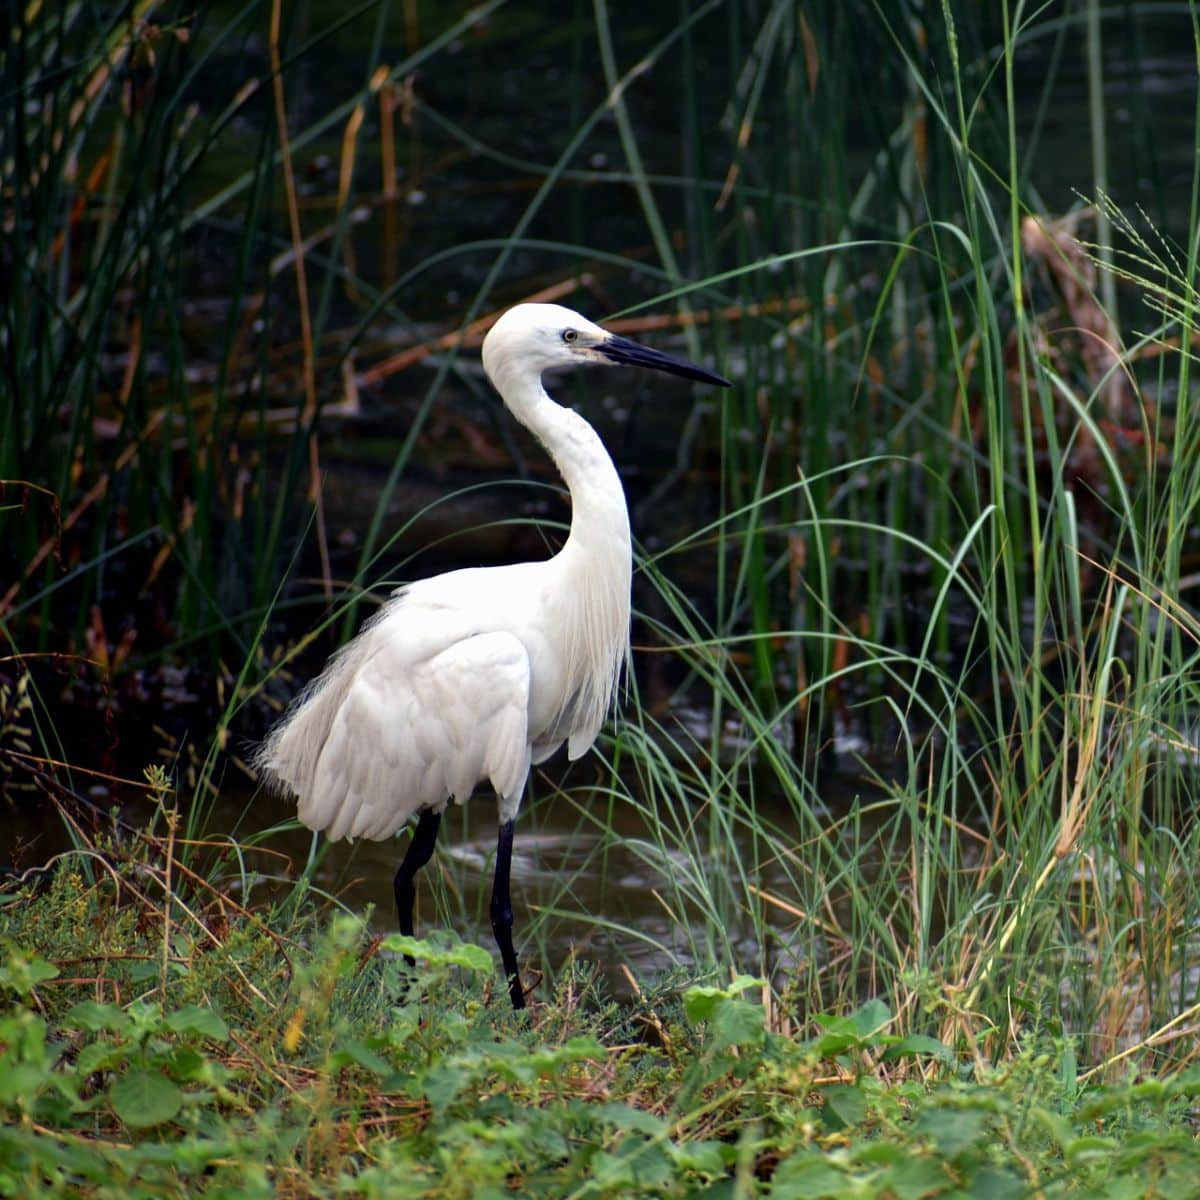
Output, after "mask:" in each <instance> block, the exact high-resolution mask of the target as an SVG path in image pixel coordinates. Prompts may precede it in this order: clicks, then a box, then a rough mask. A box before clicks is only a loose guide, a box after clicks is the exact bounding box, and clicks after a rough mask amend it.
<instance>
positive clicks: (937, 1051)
mask: <svg viewBox="0 0 1200 1200" xmlns="http://www.w3.org/2000/svg"><path fill="white" fill-rule="evenodd" d="M919 1054H929V1055H932V1057H934V1058H936V1059H938V1060H939V1061H941V1062H953V1061H954V1051H953V1050H951V1049H950V1047H949V1046H947V1045H946V1043H945V1042H943V1041H940V1040H939V1039H938V1038H935V1037H929V1036H928V1035H927V1034H924V1033H910V1034H909V1035H908V1036H907V1037H903V1038H901V1039H900V1040H899V1041H897V1042H894V1043H893V1044H892V1045H890V1046H889V1047H888V1048H887V1049H886V1050H885V1051H884V1052H883V1057H884V1060H885V1061H887V1062H891V1061H893V1060H894V1059H897V1058H905V1057H907V1056H909V1055H914V1056H915V1055H919Z"/></svg>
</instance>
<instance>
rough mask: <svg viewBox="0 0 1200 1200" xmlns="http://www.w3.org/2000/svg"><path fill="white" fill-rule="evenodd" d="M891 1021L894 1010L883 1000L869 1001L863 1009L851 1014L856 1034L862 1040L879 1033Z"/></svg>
mask: <svg viewBox="0 0 1200 1200" xmlns="http://www.w3.org/2000/svg"><path fill="white" fill-rule="evenodd" d="M891 1019H892V1010H891V1009H890V1008H888V1006H887V1005H886V1004H884V1002H883V1001H882V1000H868V1001H867V1002H866V1004H864V1005H863V1006H862V1008H859V1009H857V1010H856V1011H855V1012H853V1013H851V1014H850V1020H851V1021H852V1022H853V1024H854V1032H855V1033H857V1034H858V1036H859V1037H862V1038H866V1037H870V1036H871V1034H873V1033H878V1032H879V1031H880V1030H881V1029H882V1028H883V1027H884V1026H885V1025H887V1024H888V1023H889V1022H890V1021H891Z"/></svg>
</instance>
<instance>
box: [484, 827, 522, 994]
mask: <svg viewBox="0 0 1200 1200" xmlns="http://www.w3.org/2000/svg"><path fill="white" fill-rule="evenodd" d="M512 845H513V822H512V821H505V822H504V824H503V825H501V826H500V839H499V841H498V842H497V843H496V878H495V881H494V882H493V883H492V909H491V912H492V933H494V934H495V935H496V945H497V946H499V947H500V959H501V961H502V962H503V963H504V975H505V977H506V978H507V979H508V994H509V997H510V999H511V1000H512V1006H513V1008H514V1009H516V1010H517V1011H518V1012H519V1011H520V1010H521V1009H523V1008H524V1007H525V993H524V991H522V989H521V978H520V976H519V975H518V973H517V956H516V954H515V953H514V952H513V944H512V927H513V915H512V899H511V898H510V896H509V894H508V877H509V873H510V870H511V868H512Z"/></svg>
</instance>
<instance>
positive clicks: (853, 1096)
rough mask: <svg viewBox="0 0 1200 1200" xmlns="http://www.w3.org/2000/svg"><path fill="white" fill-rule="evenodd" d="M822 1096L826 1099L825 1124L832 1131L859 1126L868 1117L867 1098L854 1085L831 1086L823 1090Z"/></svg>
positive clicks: (840, 1084)
mask: <svg viewBox="0 0 1200 1200" xmlns="http://www.w3.org/2000/svg"><path fill="white" fill-rule="evenodd" d="M821 1095H822V1096H823V1097H824V1098H825V1118H824V1119H825V1124H826V1125H828V1126H829V1127H830V1128H831V1129H844V1128H847V1127H848V1126H851V1125H857V1124H858V1123H859V1122H860V1121H862V1120H863V1119H864V1118H865V1117H866V1115H867V1098H866V1096H864V1095H863V1092H862V1089H861V1088H859V1087H857V1086H856V1085H854V1084H852V1083H834V1084H831V1085H830V1086H829V1087H827V1088H822V1089H821ZM831 1118H832V1119H831Z"/></svg>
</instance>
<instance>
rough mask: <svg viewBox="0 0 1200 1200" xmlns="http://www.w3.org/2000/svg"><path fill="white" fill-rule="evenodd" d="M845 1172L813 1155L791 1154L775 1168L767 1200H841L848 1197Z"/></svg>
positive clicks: (813, 1153) (847, 1182)
mask: <svg viewBox="0 0 1200 1200" xmlns="http://www.w3.org/2000/svg"><path fill="white" fill-rule="evenodd" d="M849 1182H850V1181H849V1179H848V1178H847V1177H846V1175H845V1173H844V1172H842V1171H839V1170H837V1168H835V1167H832V1166H830V1165H829V1163H828V1162H827V1161H825V1158H824V1156H822V1155H818V1154H817V1153H816V1152H810V1153H808V1154H804V1155H800V1154H794V1155H793V1156H792V1157H791V1158H788V1159H785V1160H784V1161H783V1162H782V1163H780V1164H779V1166H778V1168H776V1171H775V1174H774V1176H773V1178H772V1180H771V1192H770V1195H771V1200H843V1197H845V1196H846V1195H848V1194H850V1192H849V1188H848V1187H847V1185H848V1184H849Z"/></svg>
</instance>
